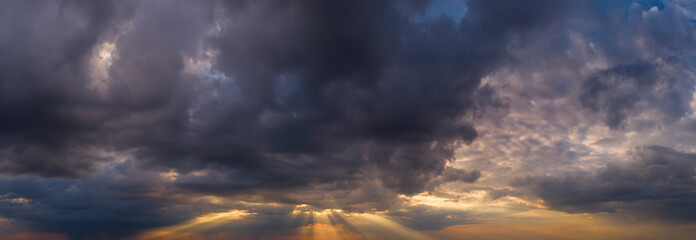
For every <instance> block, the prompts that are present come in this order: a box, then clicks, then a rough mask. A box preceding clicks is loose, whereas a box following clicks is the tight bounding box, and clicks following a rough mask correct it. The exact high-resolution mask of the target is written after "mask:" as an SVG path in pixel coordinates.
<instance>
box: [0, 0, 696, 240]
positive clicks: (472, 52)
mask: <svg viewBox="0 0 696 240" xmlns="http://www.w3.org/2000/svg"><path fill="white" fill-rule="evenodd" d="M621 4H625V5H630V7H629V9H628V10H629V11H628V12H629V13H630V16H626V18H625V19H624V20H623V21H613V20H612V19H610V18H609V17H608V16H602V13H603V12H604V10H605V9H601V10H600V9H595V7H597V6H596V5H594V4H588V5H591V6H589V7H588V6H580V5H583V3H581V2H577V1H550V0H540V1H524V2H523V1H497V0H496V1H491V0H471V1H466V2H465V5H466V6H465V7H463V8H464V9H466V14H461V18H460V17H453V16H454V15H451V14H449V13H448V14H444V13H443V14H444V15H443V16H438V14H436V12H437V11H439V10H438V9H439V8H442V6H437V8H431V3H430V2H429V1H419V0H413V1H309V0H307V1H209V2H200V1H197V2H192V1H188V2H186V1H183V2H182V1H138V2H130V1H118V2H112V1H109V2H101V1H84V2H82V1H63V2H58V1H55V2H32V3H28V2H24V1H3V2H2V3H0V81H1V82H0V173H1V174H3V175H4V176H12V177H7V178H3V179H1V180H0V191H1V192H5V193H7V194H5V195H2V197H3V198H4V199H5V200H7V201H0V213H2V214H1V215H2V216H4V217H9V218H12V219H13V221H19V222H22V223H24V224H27V225H30V226H33V227H36V228H37V229H40V230H43V231H65V232H68V233H69V234H70V235H71V236H72V237H76V238H80V237H92V236H95V235H99V234H100V233H102V232H103V233H106V234H107V235H113V234H114V233H119V234H122V235H117V236H116V237H122V236H126V235H129V234H133V233H137V232H139V231H141V230H143V229H144V228H151V227H157V226H163V225H169V224H174V223H178V222H181V221H183V220H185V219H187V218H190V217H191V216H194V215H198V214H200V213H206V212H214V211H224V210H225V209H217V208H215V207H214V206H208V205H206V204H201V206H195V207H190V206H191V204H190V205H186V204H182V205H186V206H188V207H189V208H187V207H186V206H184V207H182V205H177V204H181V203H182V202H186V200H187V199H188V200H190V199H189V198H194V197H199V196H200V195H199V194H209V195H216V196H223V197H229V196H233V197H235V198H239V199H242V198H248V199H252V200H254V201H261V202H264V201H267V202H279V203H286V204H288V205H289V206H291V205H294V204H300V203H306V204H310V205H312V206H313V207H317V208H342V209H344V210H346V211H355V212H361V211H368V210H371V209H379V210H384V209H392V210H394V209H398V208H399V207H400V204H401V203H402V200H400V197H399V196H400V195H401V194H406V195H409V194H416V193H420V192H423V191H430V190H432V189H435V188H437V187H438V186H439V185H441V184H443V183H448V182H465V183H472V182H476V181H478V180H479V178H481V174H482V173H481V171H479V170H476V169H458V168H454V167H451V166H449V165H448V162H450V161H452V160H453V159H454V150H455V149H456V148H457V147H459V146H460V145H461V144H467V143H471V142H472V141H474V140H475V139H476V138H477V137H478V136H479V133H478V132H477V131H476V129H475V126H476V124H475V121H479V120H480V119H481V118H480V115H481V112H485V110H486V109H491V108H501V109H505V108H508V107H509V106H508V104H507V102H506V101H503V100H501V99H498V98H497V96H496V89H494V88H492V87H491V86H489V85H482V84H481V82H482V81H481V79H482V78H484V77H486V76H488V75H489V74H492V73H494V72H496V70H498V68H499V67H500V66H503V65H514V64H515V61H519V60H520V59H512V56H511V54H510V52H509V51H510V50H511V48H514V47H523V46H524V45H525V44H528V43H530V42H531V40H530V39H534V38H532V37H529V36H539V33H544V31H545V30H546V29H548V28H547V27H548V26H555V27H556V28H552V29H558V28H561V27H559V26H565V25H563V24H566V21H567V20H568V19H567V18H568V17H569V16H570V17H574V18H577V19H581V20H583V21H584V20H587V21H592V22H593V23H594V24H593V25H592V26H600V28H602V29H600V30H601V31H599V30H598V32H602V33H604V32H606V33H611V34H614V33H615V32H616V33H615V34H617V35H615V36H614V35H612V36H609V37H607V36H603V35H602V34H597V36H590V38H593V40H595V42H596V43H597V47H598V48H601V50H604V51H605V52H606V58H607V59H609V62H610V63H612V64H609V65H608V66H606V67H605V68H604V69H603V70H600V71H598V72H596V73H594V74H592V76H591V77H590V78H587V79H586V80H585V84H584V85H583V88H582V90H583V91H582V93H581V95H580V101H581V102H582V104H583V106H584V107H586V108H588V109H590V110H593V111H595V112H601V113H603V114H607V118H606V123H607V124H608V125H609V126H611V127H612V128H615V129H617V128H620V126H621V125H622V124H624V122H625V121H626V119H627V117H628V116H630V115H631V114H633V113H634V112H637V111H638V110H642V109H643V108H644V107H645V106H643V105H641V104H640V103H641V102H645V103H647V104H648V105H649V106H650V107H655V106H657V107H659V109H660V111H662V113H663V115H664V116H663V118H664V119H665V121H675V119H678V118H679V117H681V116H683V115H684V112H686V109H688V108H687V107H688V103H689V101H690V100H691V95H690V94H691V91H692V90H691V88H688V86H689V85H688V82H687V81H675V80H674V79H681V78H683V77H684V75H682V74H683V73H682V72H681V71H679V69H682V68H684V66H685V64H687V62H686V61H685V60H684V59H683V58H681V57H680V54H682V53H684V52H688V51H689V50H690V49H693V48H692V47H693V46H692V45H693V43H694V42H696V41H694V39H693V31H692V30H691V29H692V27H691V25H684V24H683V22H684V21H682V20H683V19H684V16H681V15H679V14H678V13H677V11H676V10H673V9H672V8H670V7H669V6H665V7H663V9H661V12H658V13H653V12H650V13H649V14H647V15H646V14H644V13H645V12H646V10H647V9H650V6H649V5H640V4H637V5H636V4H634V5H631V4H629V3H627V2H621ZM459 7H461V6H459ZM612 7H613V6H612ZM625 7H626V6H620V8H621V9H624V8H625ZM570 9H580V10H577V12H576V13H573V14H571V11H568V10H570ZM622 11H623V10H622ZM650 14H653V15H650ZM655 14H662V15H659V17H656V16H657V15H655ZM445 15H446V16H445ZM458 16H459V15H458ZM621 17H624V16H621ZM577 19H576V20H577ZM687 22H688V21H687ZM627 26H632V27H627ZM664 26H672V27H669V28H668V27H664ZM617 29H618V30H620V31H615V30H617ZM581 32H583V31H581ZM587 32H593V31H591V30H588V31H587ZM620 34H627V35H629V36H636V37H640V38H641V39H643V40H644V42H645V44H646V45H648V46H659V47H655V48H652V49H642V48H638V47H635V48H633V47H626V46H635V44H629V43H627V42H622V41H619V40H616V39H621V38H620V37H619V36H620ZM587 35H591V34H587ZM600 35H601V36H600ZM559 45H563V44H559ZM557 49H561V47H558V46H557ZM616 49H619V50H616ZM547 51H548V52H552V50H547ZM627 52H640V53H641V54H642V55H640V56H638V54H627ZM636 59H639V60H636ZM663 85H664V86H666V87H665V88H661V89H666V90H663V91H656V90H655V89H656V88H657V86H660V87H662V86H663ZM625 86H629V87H625ZM557 88H558V89H561V88H562V89H565V90H564V91H568V92H570V91H571V90H572V89H571V90H568V89H570V87H568V86H566V85H563V86H559V87H557ZM555 90H556V89H555V88H554V91H555ZM558 92H561V91H560V90H559V91H558ZM564 93H565V92H564ZM556 95H565V94H560V93H556ZM554 96H555V95H554ZM573 97H574V99H575V97H576V96H573ZM576 101H577V99H576ZM472 116H473V117H472ZM516 137H517V136H511V137H510V138H511V139H512V138H516ZM564 146H565V145H564ZM559 148H560V147H559ZM645 152H653V153H654V155H655V156H658V155H659V156H662V155H664V156H667V157H666V159H669V160H668V161H667V165H664V166H667V167H666V169H664V173H665V174H666V175H670V174H672V175H674V174H686V175H688V174H687V173H685V172H683V173H682V172H668V171H671V170H678V169H676V168H674V169H673V168H672V167H670V166H672V165H674V164H676V165H680V164H681V165H684V166H690V167H692V170H693V165H689V163H687V162H688V161H686V160H684V159H692V155H689V154H682V153H675V152H673V151H671V150H666V149H661V148H655V147H650V148H648V150H641V151H639V152H638V155H640V156H642V155H641V154H645ZM572 153H573V154H570V155H569V156H571V158H572V157H573V156H574V152H572ZM648 155H649V154H648ZM646 156H647V155H646ZM650 156H652V155H650ZM650 156H648V157H646V159H647V158H650ZM123 159H130V160H128V161H125V162H119V163H115V162H118V161H121V160H123ZM637 159H644V158H642V157H638V158H637ZM573 160H574V159H573ZM642 161H643V160H637V162H638V163H640V164H643V165H646V166H652V167H653V168H650V169H657V168H659V167H660V166H663V165H660V164H652V163H650V162H649V161H647V160H645V161H644V162H645V163H641V162H642ZM638 163H635V164H638ZM110 164H115V165H110ZM640 164H638V165H640ZM670 164H672V165H670ZM681 165H680V166H681ZM655 166H657V167H655ZM639 169H640V168H639V167H637V165H636V166H634V165H631V164H628V165H617V166H607V167H606V169H605V170H602V171H600V172H601V173H597V174H594V175H592V174H590V175H587V176H574V178H577V179H576V180H578V181H580V182H582V181H587V182H593V181H594V182H599V183H602V181H607V182H608V183H609V184H610V185H611V184H615V183H616V184H617V185H621V183H623V182H621V181H624V180H612V179H609V180H607V179H604V178H602V177H597V176H599V175H602V176H604V175H605V174H604V172H608V171H610V170H611V171H615V172H618V173H622V174H624V175H627V176H628V175H630V172H631V171H629V170H639ZM170 170H172V172H171V173H172V174H174V173H175V172H176V174H178V175H172V177H171V178H170V179H169V180H168V181H164V180H162V179H161V178H162V176H160V175H158V172H167V171H170ZM646 171H648V170H646ZM656 171H657V170H656ZM660 171H662V170H660ZM648 173H650V172H648ZM692 173H693V171H692ZM595 175H596V176H595ZM606 175H608V176H613V175H611V174H608V173H607V174H606ZM648 175H649V174H648ZM689 176H690V177H692V176H693V174H692V175H689ZM548 178H551V177H548ZM633 178H635V179H638V180H640V181H639V184H638V185H637V186H636V188H640V186H643V185H650V186H652V184H653V183H654V182H660V184H664V185H657V187H653V188H656V189H657V190H655V191H656V192H655V193H654V195H650V194H648V193H644V191H639V193H634V194H632V195H631V196H634V197H633V198H630V197H629V198H625V199H619V200H627V201H633V202H637V203H636V204H639V205H640V204H643V201H647V200H643V199H645V198H646V197H644V196H648V197H652V198H650V199H649V200H651V201H658V202H659V203H660V204H658V205H655V206H657V207H658V208H660V207H662V208H661V209H666V208H669V207H674V209H679V206H681V205H679V204H680V203H690V202H688V201H689V200H688V199H686V198H680V199H677V198H673V199H672V198H670V199H667V197H664V196H663V195H662V194H663V193H665V194H666V193H675V194H677V195H678V193H684V194H692V193H691V192H689V191H691V190H689V189H688V188H687V185H688V184H686V183H689V181H693V179H691V180H689V179H687V178H682V175H678V176H677V175H674V178H664V179H663V178H661V177H660V176H657V175H655V176H653V175H650V176H647V175H645V176H644V175H640V176H638V175H637V176H634V177H633ZM544 179H545V178H535V177H530V178H529V179H526V180H520V183H519V185H520V186H525V187H529V188H530V189H532V190H533V192H535V193H537V194H538V195H540V196H541V197H542V198H544V199H546V198H549V200H548V201H549V202H551V203H555V204H556V205H554V206H555V207H558V208H562V209H569V208H570V207H569V206H570V205H572V204H566V200H564V198H563V197H562V196H561V197H560V200H558V199H556V198H555V196H556V195H549V194H550V193H547V192H545V191H543V190H544V189H542V188H539V187H534V186H541V185H543V184H545V183H546V182H551V180H552V179H549V180H548V181H547V180H544ZM671 180H675V181H676V180H679V181H681V182H678V183H673V182H669V181H671ZM626 181H627V180H626ZM561 182H563V181H561ZM643 183H644V184H643ZM641 184H643V185H641ZM621 186H623V185H621ZM554 187H555V186H551V187H550V188H554ZM563 187H567V188H568V189H573V188H576V189H579V190H583V191H590V190H599V191H609V190H606V189H603V188H599V189H588V190H586V189H584V188H583V187H586V186H585V185H578V186H576V185H572V184H571V183H570V182H568V183H567V186H563ZM558 188H561V187H558ZM540 189H541V190H540ZM650 189H652V188H650ZM559 190H563V189H559ZM629 190H630V189H629ZM629 190H622V191H629ZM609 192H610V191H609ZM629 192H630V191H629ZM641 194H642V195H641ZM646 194H647V195H646ZM181 195H185V197H181ZM501 195H502V194H501ZM609 195H610V197H607V198H601V199H600V200H594V199H592V198H589V200H585V202H589V203H583V204H585V205H582V206H583V207H582V208H581V207H578V208H577V209H581V210H583V211H585V208H584V207H585V206H586V207H587V209H599V207H604V205H605V204H604V202H603V201H604V200H603V199H612V198H616V197H615V196H614V195H611V194H609ZM617 196H618V195H617ZM175 197H178V198H180V199H176V200H172V199H171V198H175ZM20 198H21V199H28V200H29V201H30V202H28V203H21V202H22V200H17V199H20ZM554 199H556V200H554ZM619 200H616V201H619ZM634 200H635V201H634ZM668 200H669V201H674V202H669V201H668ZM679 201H682V202H679ZM683 201H686V202H683ZM600 203H601V204H600ZM600 205H601V206H600ZM640 206H647V205H640ZM227 207H229V206H227ZM231 208H238V209H246V210H249V211H250V212H253V213H255V214H258V215H254V218H255V219H258V221H259V222H263V221H266V222H267V223H268V224H273V223H275V222H276V221H280V220H279V219H280V218H281V217H280V216H282V215H283V214H287V211H288V209H287V208H279V210H278V209H276V210H278V211H279V213H269V211H264V210H254V209H253V207H249V206H235V207H231ZM640 209H645V211H646V212H655V211H653V210H650V209H648V208H647V207H645V208H642V207H641V208H640ZM569 211H570V210H569ZM587 211H589V210H587ZM595 211H598V210H595ZM666 212H674V211H666ZM394 217H398V218H403V219H407V220H404V223H407V224H410V225H414V226H422V229H439V228H442V227H444V226H448V225H452V224H463V223H468V222H469V221H468V220H467V215H466V213H464V212H457V213H456V214H454V215H452V214H448V213H445V212H444V211H440V210H437V209H430V208H426V207H413V208H408V209H402V210H397V211H395V212H394ZM254 218H252V219H251V220H250V221H253V220H254ZM264 219H265V220H264ZM269 219H270V220H269ZM420 221H427V222H428V223H426V222H420ZM260 228H263V229H268V228H270V227H268V226H266V225H264V226H263V227H260Z"/></svg>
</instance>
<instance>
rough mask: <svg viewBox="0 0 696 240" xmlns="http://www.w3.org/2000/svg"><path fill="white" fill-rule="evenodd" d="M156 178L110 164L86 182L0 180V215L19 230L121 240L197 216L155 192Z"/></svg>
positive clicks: (29, 178) (128, 165) (128, 164)
mask: <svg viewBox="0 0 696 240" xmlns="http://www.w3.org/2000/svg"><path fill="white" fill-rule="evenodd" d="M156 184H157V178H156V176H151V175H148V174H147V173H144V172H141V171H139V170H138V169H137V168H135V166H134V164H132V162H131V161H126V162H123V163H119V164H111V165H110V166H107V167H104V169H103V171H101V172H100V173H98V174H97V175H94V176H92V177H90V178H86V179H55V178H40V177H35V176H22V177H14V178H4V179H0V192H2V193H3V194H2V196H0V212H2V216H3V217H6V218H9V219H10V221H11V222H12V223H13V224H14V225H15V226H23V227H28V228H30V229H33V230H36V231H42V232H61V233H66V234H68V235H69V236H70V237H72V238H73V239H96V238H98V237H99V236H102V237H109V238H110V239H119V238H122V237H126V236H129V235H132V234H134V233H138V232H140V231H142V230H143V229H147V228H154V227H160V226H167V225H172V224H176V223H179V222H183V221H185V220H187V219H189V218H191V217H193V216H195V215H196V213H195V211H202V210H204V209H203V208H202V207H201V208H195V209H192V208H190V207H181V205H177V202H176V200H174V199H169V200H166V201H163V200H162V199H157V198H144V197H138V196H140V195H143V194H156V193H157V192H158V191H157V189H156V187H157V185H156Z"/></svg>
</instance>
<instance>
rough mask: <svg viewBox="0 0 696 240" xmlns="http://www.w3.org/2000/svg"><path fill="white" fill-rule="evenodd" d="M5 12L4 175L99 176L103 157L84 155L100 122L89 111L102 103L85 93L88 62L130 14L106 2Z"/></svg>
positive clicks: (12, 6) (11, 7) (0, 71)
mask: <svg viewBox="0 0 696 240" xmlns="http://www.w3.org/2000/svg"><path fill="white" fill-rule="evenodd" d="M124 3H125V2H124ZM0 5H1V6H0V12H2V14H0V15H1V16H0V22H2V23H0V24H1V25H2V27H0V54H1V57H0V79H1V81H2V82H0V155H1V157H0V169H1V170H2V172H3V173H9V174H22V173H30V174H37V175H42V176H69V177H77V176H83V175H85V174H87V173H89V172H91V171H94V170H95V169H94V163H95V162H97V161H98V160H99V158H92V157H90V156H89V155H91V154H90V153H84V152H82V151H81V150H80V149H81V148H87V147H86V146H84V141H86V136H85V135H84V134H85V133H86V132H89V131H94V130H96V129H97V126H96V124H97V122H96V121H98V120H99V118H100V117H99V115H100V114H99V113H95V114H92V115H90V114H89V113H88V111H91V110H95V108H98V107H99V106H100V105H102V103H100V102H98V101H95V99H94V98H93V96H90V95H89V94H88V93H86V92H84V88H85V86H86V82H85V81H86V80H85V78H84V77H83V76H82V71H83V69H84V68H85V66H84V62H85V55H86V54H88V52H89V51H90V50H91V47H92V46H93V45H94V44H95V42H97V40H98V38H99V36H100V35H101V34H102V33H103V32H105V31H108V29H109V28H110V27H111V26H110V24H113V23H114V19H116V18H119V17H121V15H123V14H128V13H127V12H128V9H127V8H126V7H125V6H121V7H118V6H115V4H111V3H110V2H100V1H90V2H85V3H79V2H73V1H66V2H58V1H54V2H33V3H30V2H23V1H4V2H2V3H0ZM124 5H125V4H124Z"/></svg>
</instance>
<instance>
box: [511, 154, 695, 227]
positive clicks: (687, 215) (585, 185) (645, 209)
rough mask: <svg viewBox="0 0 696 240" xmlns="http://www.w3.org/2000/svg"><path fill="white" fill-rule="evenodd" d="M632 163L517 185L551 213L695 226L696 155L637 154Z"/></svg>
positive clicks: (529, 179)
mask: <svg viewBox="0 0 696 240" xmlns="http://www.w3.org/2000/svg"><path fill="white" fill-rule="evenodd" d="M631 156H632V159H630V160H627V161H611V162H609V163H607V165H606V166H604V167H602V168H600V169H597V170H596V171H593V172H590V173H576V174H568V175H566V176H528V177H525V178H520V179H517V180H516V181H515V182H514V183H513V184H514V185H515V186H517V187H520V188H522V189H526V190H529V191H530V192H531V193H533V194H534V195H536V196H538V197H539V198H541V199H543V200H544V202H545V203H546V204H548V205H549V206H550V207H551V208H553V209H557V210H561V211H566V212H572V213H578V212H616V211H621V212H627V213H631V214H637V215H649V216H657V217H661V218H664V219H672V220H685V221H695V220H696V219H694V216H696V212H694V210H693V208H691V207H690V206H692V205H693V204H695V202H694V199H696V198H694V197H695V196H696V188H694V186H696V185H695V184H696V182H695V180H694V179H696V178H695V176H696V155H695V154H692V153H683V152H677V151H675V150H673V149H670V148H666V147H661V146H645V147H639V148H637V149H636V150H635V151H634V152H633V153H632V154H631Z"/></svg>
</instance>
